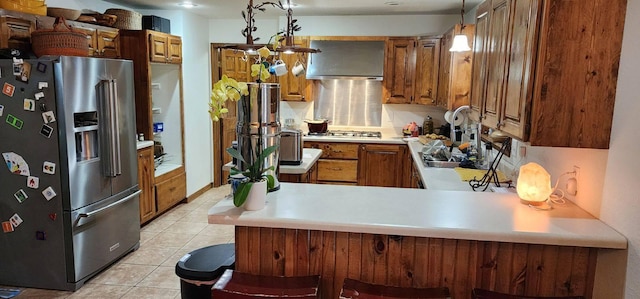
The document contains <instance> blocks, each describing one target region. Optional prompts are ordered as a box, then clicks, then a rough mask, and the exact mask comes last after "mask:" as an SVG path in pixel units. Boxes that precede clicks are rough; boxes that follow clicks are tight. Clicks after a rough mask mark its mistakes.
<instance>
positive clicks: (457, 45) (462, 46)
mask: <svg viewBox="0 0 640 299" xmlns="http://www.w3.org/2000/svg"><path fill="white" fill-rule="evenodd" d="M463 30H464V0H462V10H461V12H460V34H457V35H456V36H455V37H453V44H452V45H451V49H449V51H451V52H466V51H471V48H469V40H468V39H467V36H466V35H465V34H464V33H463Z"/></svg>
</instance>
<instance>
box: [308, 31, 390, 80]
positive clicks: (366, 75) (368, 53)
mask: <svg viewBox="0 0 640 299" xmlns="http://www.w3.org/2000/svg"><path fill="white" fill-rule="evenodd" d="M310 47H311V48H313V49H321V50H322V52H320V53H315V54H311V55H312V57H311V58H310V59H309V61H308V62H307V79H318V80H323V79H341V78H342V79H369V80H382V73H383V69H384V47H385V46H384V41H327V40H312V41H311V43H310Z"/></svg>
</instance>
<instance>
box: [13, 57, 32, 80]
mask: <svg viewBox="0 0 640 299" xmlns="http://www.w3.org/2000/svg"><path fill="white" fill-rule="evenodd" d="M29 78H31V64H30V63H28V62H25V63H23V64H22V70H21V71H20V74H18V75H16V80H18V81H22V82H25V83H28V82H29Z"/></svg>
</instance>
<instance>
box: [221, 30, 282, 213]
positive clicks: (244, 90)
mask: <svg viewBox="0 0 640 299" xmlns="http://www.w3.org/2000/svg"><path fill="white" fill-rule="evenodd" d="M275 37H276V40H277V41H278V40H279V37H278V35H275ZM277 45H278V44H277V43H274V44H273V47H274V48H275V47H277ZM257 53H258V55H259V57H258V59H256V62H255V64H253V65H252V66H251V76H252V77H254V78H256V82H257V83H258V84H260V83H261V82H263V81H265V80H266V79H268V78H269V77H270V73H269V71H268V66H269V64H268V63H266V61H267V59H268V57H269V56H270V50H269V49H268V48H267V47H262V48H261V49H259V50H258V51H257ZM249 89H250V88H249V86H248V84H247V83H244V82H238V81H236V80H235V79H233V78H229V77H227V76H226V75H223V76H222V79H220V80H219V81H218V82H216V83H215V84H214V86H213V90H212V91H211V100H210V102H209V114H210V116H211V119H212V120H213V121H219V119H220V118H221V117H222V115H223V114H225V113H227V112H228V109H227V108H226V104H227V101H229V100H231V101H233V102H238V101H239V100H241V99H242V105H241V104H240V103H238V107H239V108H238V109H241V108H240V107H241V106H242V108H243V110H242V111H244V113H245V114H247V113H251V112H250V111H249V110H251V109H247V108H249V105H247V104H246V103H249V101H247V99H249V98H251V97H252V96H251V95H250V93H252V92H255V91H256V90H255V88H254V89H251V91H250V90H249ZM259 132H260V134H262V131H259ZM257 140H258V144H257V146H256V148H250V149H245V150H247V151H239V150H236V149H233V148H228V149H226V151H227V152H228V153H229V154H230V155H231V156H233V157H234V158H236V159H237V161H238V163H237V165H235V166H234V167H233V168H232V169H231V172H230V174H231V177H232V178H235V180H233V181H236V182H239V183H238V186H237V188H234V193H233V195H234V196H233V203H234V205H235V206H237V207H240V206H244V208H245V209H247V210H259V209H262V208H263V207H264V204H265V199H266V194H267V190H273V189H274V187H275V182H276V180H275V178H274V176H273V175H272V174H271V173H273V172H274V171H275V166H269V167H265V165H268V163H266V162H265V160H266V159H268V158H269V157H270V155H272V154H274V152H276V151H277V148H278V146H277V145H273V146H270V147H266V148H264V145H265V143H262V142H263V138H262V136H261V135H260V136H258V138H257ZM241 152H242V153H244V155H245V157H243V154H241ZM233 181H232V182H233Z"/></svg>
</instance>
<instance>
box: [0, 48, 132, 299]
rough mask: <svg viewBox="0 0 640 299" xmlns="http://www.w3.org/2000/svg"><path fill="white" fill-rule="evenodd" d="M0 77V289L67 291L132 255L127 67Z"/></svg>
mask: <svg viewBox="0 0 640 299" xmlns="http://www.w3.org/2000/svg"><path fill="white" fill-rule="evenodd" d="M0 70H1V72H2V77H1V78H0V84H2V85H3V89H2V94H0V118H1V119H2V121H1V122H0V140H2V142H0V153H2V156H3V158H4V161H5V162H6V165H5V166H4V167H2V168H1V169H0V199H1V200H0V222H1V223H2V229H3V230H2V232H0V264H1V265H2V269H3V271H0V285H10V286H21V287H34V288H46V289H60V290H72V291H73V290H76V289H78V288H80V287H81V286H82V285H83V284H84V282H85V281H86V280H87V279H89V278H90V277H92V276H94V275H95V274H97V273H98V272H99V271H101V270H102V269H104V268H105V267H107V266H108V265H110V264H112V263H113V262H115V261H116V260H117V259H118V258H120V257H122V256H123V255H125V254H127V253H128V252H130V251H132V250H135V249H137V248H138V246H139V242H140V218H139V217H140V213H139V193H140V190H139V188H138V177H137V176H138V175H137V162H136V131H135V123H136V121H135V106H134V101H135V98H134V90H133V80H134V79H133V63H132V62H131V61H125V60H114V59H101V58H85V57H65V56H60V57H57V56H56V57H54V56H49V57H46V58H41V59H38V60H24V61H19V60H18V61H16V60H8V59H5V60H0Z"/></svg>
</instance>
